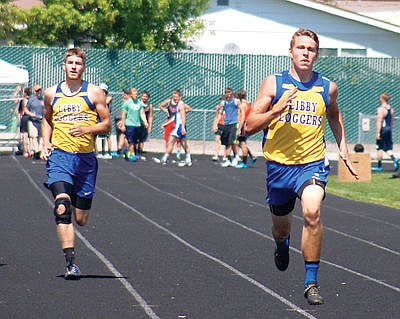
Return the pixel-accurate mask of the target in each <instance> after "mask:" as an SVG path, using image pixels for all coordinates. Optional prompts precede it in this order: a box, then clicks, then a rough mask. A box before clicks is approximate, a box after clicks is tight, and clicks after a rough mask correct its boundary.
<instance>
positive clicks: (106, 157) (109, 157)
mask: <svg viewBox="0 0 400 319" xmlns="http://www.w3.org/2000/svg"><path fill="white" fill-rule="evenodd" d="M103 159H107V160H109V159H112V155H111V154H110V153H107V154H104V155H103Z"/></svg>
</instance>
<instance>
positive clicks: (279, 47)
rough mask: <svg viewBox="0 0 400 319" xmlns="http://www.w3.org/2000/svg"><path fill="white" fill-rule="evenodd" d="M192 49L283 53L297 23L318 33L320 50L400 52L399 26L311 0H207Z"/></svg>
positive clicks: (357, 53) (384, 54) (372, 53)
mask: <svg viewBox="0 0 400 319" xmlns="http://www.w3.org/2000/svg"><path fill="white" fill-rule="evenodd" d="M202 18H203V21H204V24H205V30H204V31H203V32H202V34H201V35H199V36H198V37H196V38H194V39H193V40H192V41H191V42H190V43H191V45H192V47H193V49H194V50H195V51H199V52H206V53H244V54H267V55H287V53H288V48H289V42H290V39H291V36H292V34H293V32H294V31H295V30H297V29H298V28H307V29H311V30H313V31H315V32H317V33H318V35H319V38H320V48H321V51H320V52H321V55H332V56H363V57H400V26H397V25H394V24H390V23H387V22H384V21H381V20H377V19H374V18H371V17H368V16H365V15H361V14H358V13H354V12H351V11H347V10H344V9H340V8H337V7H334V6H330V5H326V4H323V3H320V2H316V1H309V0H211V1H210V7H209V9H208V10H207V12H206V13H205V14H204V15H203V17H202Z"/></svg>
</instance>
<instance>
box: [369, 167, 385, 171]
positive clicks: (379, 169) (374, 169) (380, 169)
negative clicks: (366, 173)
mask: <svg viewBox="0 0 400 319" xmlns="http://www.w3.org/2000/svg"><path fill="white" fill-rule="evenodd" d="M371 170H372V171H373V172H383V168H382V167H378V166H372V167H371Z"/></svg>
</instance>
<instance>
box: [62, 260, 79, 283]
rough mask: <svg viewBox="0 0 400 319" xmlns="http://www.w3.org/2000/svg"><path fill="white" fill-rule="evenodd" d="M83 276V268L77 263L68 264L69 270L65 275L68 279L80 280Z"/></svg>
mask: <svg viewBox="0 0 400 319" xmlns="http://www.w3.org/2000/svg"><path fill="white" fill-rule="evenodd" d="M80 276H81V270H80V269H79V267H78V266H77V265H75V264H72V265H69V266H67V272H66V273H65V275H64V278H65V279H66V280H78V279H80Z"/></svg>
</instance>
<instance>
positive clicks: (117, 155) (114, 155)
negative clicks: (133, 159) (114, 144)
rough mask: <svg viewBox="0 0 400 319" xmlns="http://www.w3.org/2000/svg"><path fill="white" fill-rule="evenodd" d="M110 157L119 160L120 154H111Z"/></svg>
mask: <svg viewBox="0 0 400 319" xmlns="http://www.w3.org/2000/svg"><path fill="white" fill-rule="evenodd" d="M111 156H112V157H113V158H120V157H121V154H120V153H118V152H111Z"/></svg>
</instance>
